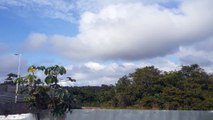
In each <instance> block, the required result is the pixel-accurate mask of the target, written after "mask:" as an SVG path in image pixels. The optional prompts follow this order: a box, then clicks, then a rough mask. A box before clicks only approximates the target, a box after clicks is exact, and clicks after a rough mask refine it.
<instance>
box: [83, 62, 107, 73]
mask: <svg viewBox="0 0 213 120" xmlns="http://www.w3.org/2000/svg"><path fill="white" fill-rule="evenodd" d="M85 66H86V67H88V68H90V69H91V70H95V71H99V70H102V69H104V68H105V66H104V65H101V64H99V63H95V62H88V63H86V64H85Z"/></svg>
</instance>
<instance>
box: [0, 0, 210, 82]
mask: <svg viewBox="0 0 213 120" xmlns="http://www.w3.org/2000/svg"><path fill="white" fill-rule="evenodd" d="M212 4H213V2H212V1H211V0H202V1H200V0H101V1H100V0H78V1H68V0H55V1H51V0H32V1H28V0H10V1H7V0H1V1H0V60H1V63H0V78H1V79H4V78H5V76H6V74H7V73H9V72H16V71H17V64H18V59H17V56H14V55H13V54H14V53H21V54H22V57H21V58H22V69H21V70H22V71H21V73H22V75H24V74H26V68H27V67H28V66H29V65H32V64H33V65H46V66H50V65H55V64H59V65H63V66H65V67H66V68H67V69H68V75H70V76H73V78H75V79H77V80H78V82H76V83H74V85H101V84H114V83H115V82H116V81H117V80H118V79H119V78H120V77H122V76H123V75H125V74H128V73H129V72H133V71H134V70H135V69H136V68H138V67H143V66H148V65H154V66H156V67H158V68H159V69H161V70H165V71H169V70H175V69H178V68H180V66H181V65H187V64H193V63H197V64H199V65H201V66H202V67H203V68H205V69H206V70H207V71H208V72H212V71H213V70H212V67H213V49H212V45H213V32H212V31H213V23H212V22H211V21H213V13H212V12H213V8H212V7H211V5H212ZM63 84H65V83H63ZM69 84H70V83H69Z"/></svg>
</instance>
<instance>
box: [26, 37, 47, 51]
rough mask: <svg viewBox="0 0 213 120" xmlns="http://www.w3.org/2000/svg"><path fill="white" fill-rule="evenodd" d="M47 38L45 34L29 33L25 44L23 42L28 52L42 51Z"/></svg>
mask: <svg viewBox="0 0 213 120" xmlns="http://www.w3.org/2000/svg"><path fill="white" fill-rule="evenodd" d="M47 40H48V37H47V36H46V35H45V34H41V33H31V34H30V35H29V36H28V38H27V40H26V42H25V46H24V47H26V48H27V49H30V50H39V49H42V48H43V47H44V46H45V45H46V44H47V42H48V41H47Z"/></svg>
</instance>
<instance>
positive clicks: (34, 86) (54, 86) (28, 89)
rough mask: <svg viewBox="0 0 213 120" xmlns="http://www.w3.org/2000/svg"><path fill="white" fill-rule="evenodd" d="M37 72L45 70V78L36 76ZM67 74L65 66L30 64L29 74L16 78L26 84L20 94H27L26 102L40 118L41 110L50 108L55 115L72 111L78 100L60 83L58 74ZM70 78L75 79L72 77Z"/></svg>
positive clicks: (18, 81)
mask: <svg viewBox="0 0 213 120" xmlns="http://www.w3.org/2000/svg"><path fill="white" fill-rule="evenodd" d="M37 72H43V73H44V75H45V78H44V80H41V79H40V78H38V77H37V76H36V73H37ZM64 74H66V69H65V68H64V67H63V66H58V65H55V66H51V67H47V68H46V67H44V66H38V67H36V66H30V67H29V68H28V75H26V76H24V77H20V78H17V79H16V82H17V83H22V84H24V87H23V88H22V90H21V91H20V92H19V94H25V95H26V96H27V97H26V102H27V103H28V104H29V108H30V109H31V110H32V111H33V112H35V113H36V114H37V118H38V119H40V115H39V113H40V111H41V110H50V111H51V113H52V114H53V115H54V116H61V115H64V114H65V112H67V111H71V110H72V108H74V107H75V105H76V102H75V100H74V97H73V96H72V94H70V92H69V91H68V90H66V89H64V88H63V87H62V86H60V85H59V81H60V79H59V78H58V76H62V75H64ZM68 80H69V81H71V82H73V81H75V80H74V79H72V78H71V77H68Z"/></svg>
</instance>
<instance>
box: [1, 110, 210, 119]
mask: <svg viewBox="0 0 213 120" xmlns="http://www.w3.org/2000/svg"><path fill="white" fill-rule="evenodd" d="M44 114H45V115H46V116H45V115H44V116H43V118H42V120H54V119H53V117H51V116H50V115H49V114H48V113H44ZM11 118H14V120H15V119H19V120H36V117H35V116H34V115H33V114H22V115H17V116H15V117H14V116H7V117H4V116H0V119H4V120H7V119H8V120H9V119H10V120H12V119H11ZM65 120H213V112H211V111H159V110H145V111H143V110H106V109H94V110H73V112H72V113H71V114H70V113H68V114H67V115H66V117H65Z"/></svg>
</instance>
